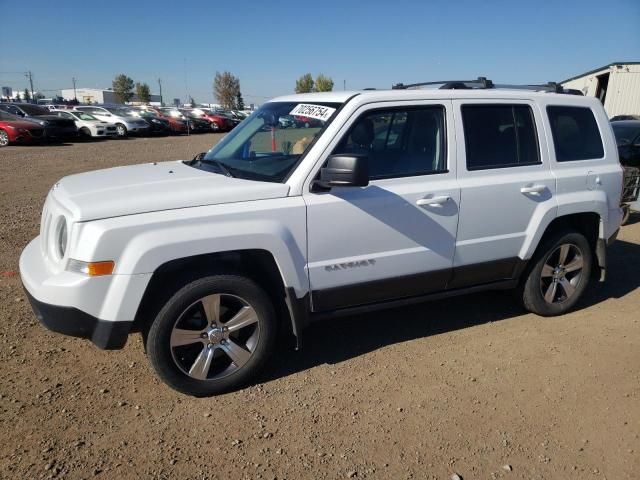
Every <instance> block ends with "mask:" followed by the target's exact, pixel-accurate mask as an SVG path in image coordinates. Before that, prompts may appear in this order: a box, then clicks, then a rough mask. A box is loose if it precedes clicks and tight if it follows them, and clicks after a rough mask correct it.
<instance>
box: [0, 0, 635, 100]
mask: <svg viewBox="0 0 640 480" xmlns="http://www.w3.org/2000/svg"><path fill="white" fill-rule="evenodd" d="M7 12H12V13H11V15H10V16H6V13H7ZM0 18H2V21H1V22H0V72H2V73H0V85H3V86H4V85H6V86H11V87H13V88H20V89H24V87H25V86H27V84H28V83H27V80H26V79H25V78H24V75H21V74H19V73H13V72H23V71H27V70H31V71H32V72H33V75H34V87H35V89H36V90H41V91H43V93H45V94H47V96H49V95H51V94H53V93H54V92H51V93H49V92H47V91H48V90H56V89H61V88H71V86H72V82H71V78H72V77H76V78H77V79H78V83H77V86H78V87H110V86H111V81H112V79H113V77H114V76H115V75H116V74H118V73H126V74H127V75H129V76H130V77H132V78H133V79H134V80H135V81H140V82H147V83H149V85H150V86H151V89H152V92H153V93H157V90H158V84H157V79H158V78H162V82H163V95H164V98H165V101H171V99H173V98H178V97H179V98H181V99H185V97H186V95H187V94H190V95H191V96H193V98H194V99H195V100H196V102H214V99H213V94H212V79H213V76H214V74H215V72H216V71H224V70H229V71H231V72H232V73H234V74H235V75H237V76H238V77H239V78H240V82H241V89H242V92H243V95H244V98H245V102H246V103H250V102H256V103H261V102H263V101H264V100H266V99H267V98H270V97H273V96H276V95H280V94H287V93H291V92H292V91H293V88H294V85H295V80H296V78H298V77H299V76H300V75H302V74H303V73H305V72H311V73H312V74H313V75H314V76H315V75H316V74H318V73H324V74H325V75H328V76H330V77H332V78H333V80H334V82H335V87H334V88H335V89H342V88H343V80H346V85H347V89H360V88H365V87H382V88H386V87H389V86H390V85H391V84H392V83H396V82H404V83H408V82H416V81H425V80H439V79H467V78H475V77H477V76H479V75H483V76H487V77H489V78H491V79H492V80H494V81H497V82H500V83H532V82H547V81H550V80H563V79H565V78H568V77H571V76H573V75H576V74H579V73H582V72H584V71H587V70H591V69H593V68H596V67H599V66H602V65H606V64H608V63H611V62H614V61H640V0H608V1H602V0H599V1H595V0H582V1H574V0H566V1H563V0H557V1H547V0H536V1H520V0H509V1H492V0H474V1H466V0H452V1H440V0H437V1H428V0H424V1H417V0H416V1H406V0H393V1H389V0H386V1H378V0H368V1H358V2H356V1H349V0H342V1H333V0H298V1H295V2H292V1H278V0H270V1H255V2H249V1H243V0H235V1H219V0H217V1H191V0H189V1H182V2H181V1H175V0H174V1H165V0H156V1H142V0H140V1H120V0H109V1H108V2H104V1H103V2H97V1H90V0H85V1H76V0H66V1H51V0H48V1H41V0H29V2H28V5H27V4H25V5H22V4H21V3H20V2H17V3H16V2H15V1H10V0H0Z"/></svg>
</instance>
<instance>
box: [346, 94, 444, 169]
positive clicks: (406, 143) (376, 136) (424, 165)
mask: <svg viewBox="0 0 640 480" xmlns="http://www.w3.org/2000/svg"><path fill="white" fill-rule="evenodd" d="M445 143H446V135H445V121H444V107H442V106H440V105H438V106H428V107H413V108H408V109H407V108H404V109H402V108H401V109H389V110H374V111H372V112H370V113H366V114H364V115H363V116H362V117H360V118H359V119H358V120H357V121H356V122H355V123H354V124H353V126H352V127H351V129H350V130H349V133H348V134H347V135H346V136H345V137H344V138H343V139H342V141H341V142H340V144H338V146H337V147H336V148H335V149H334V151H333V154H347V155H348V154H353V153H356V154H364V155H367V157H368V160H369V178H370V179H371V180H376V179H384V178H395V177H408V176H416V175H429V174H432V173H440V172H446V171H447V170H446V145H445Z"/></svg>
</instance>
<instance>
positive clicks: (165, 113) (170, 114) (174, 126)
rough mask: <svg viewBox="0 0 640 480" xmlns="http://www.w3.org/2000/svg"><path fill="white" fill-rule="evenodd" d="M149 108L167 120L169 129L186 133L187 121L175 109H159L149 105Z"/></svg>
mask: <svg viewBox="0 0 640 480" xmlns="http://www.w3.org/2000/svg"><path fill="white" fill-rule="evenodd" d="M149 110H151V111H153V112H154V113H155V114H156V115H158V117H160V118H164V119H165V120H166V121H167V122H169V125H170V126H171V131H172V132H173V133H187V121H186V120H185V118H184V116H183V115H182V114H181V113H180V112H178V111H177V110H176V109H166V108H162V109H160V108H152V107H149ZM174 112H177V113H174Z"/></svg>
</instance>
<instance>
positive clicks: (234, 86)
mask: <svg viewBox="0 0 640 480" xmlns="http://www.w3.org/2000/svg"><path fill="white" fill-rule="evenodd" d="M213 94H214V95H215V97H216V98H217V99H218V103H219V104H220V105H222V107H223V108H227V109H230V108H233V107H234V106H235V103H236V98H237V97H238V95H239V94H240V80H239V79H238V77H236V76H234V75H233V74H232V73H231V72H222V73H220V72H216V76H215V78H214V79H213Z"/></svg>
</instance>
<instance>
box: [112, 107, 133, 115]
mask: <svg viewBox="0 0 640 480" xmlns="http://www.w3.org/2000/svg"><path fill="white" fill-rule="evenodd" d="M107 110H108V111H109V112H111V113H113V114H114V115H117V116H118V117H130V116H131V111H130V110H126V109H124V108H107Z"/></svg>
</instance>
